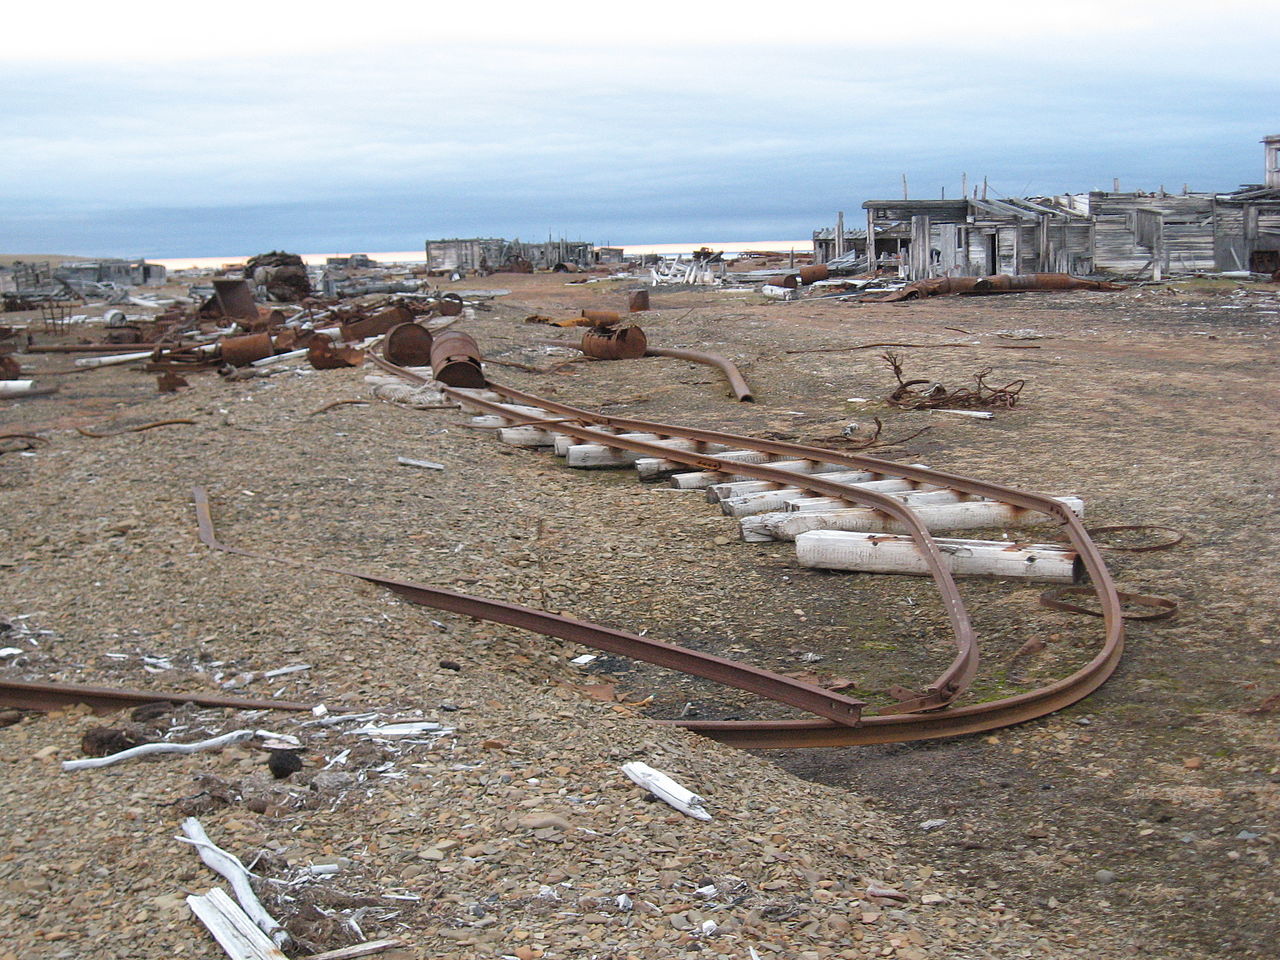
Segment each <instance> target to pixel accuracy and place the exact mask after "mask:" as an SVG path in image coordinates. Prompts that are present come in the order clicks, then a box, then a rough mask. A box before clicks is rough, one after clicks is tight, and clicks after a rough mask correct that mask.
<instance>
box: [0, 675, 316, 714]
mask: <svg viewBox="0 0 1280 960" xmlns="http://www.w3.org/2000/svg"><path fill="white" fill-rule="evenodd" d="M77 703H83V704H86V705H87V706H89V707H90V708H92V710H93V712H94V713H113V712H114V711H116V710H124V709H127V708H128V707H135V706H138V705H139V704H143V703H194V704H196V705H198V706H201V707H226V708H229V709H232V710H310V709H311V707H312V704H309V703H294V702H292V701H289V700H254V699H250V698H246V697H222V696H218V695H216V694H205V693H172V692H170V691H168V690H129V689H126V688H121V687H95V686H90V685H87V684H83V683H29V682H25V681H20V680H0V705H3V706H6V707H17V708H19V709H22V710H56V709H58V708H60V707H68V706H72V705H73V704H77Z"/></svg>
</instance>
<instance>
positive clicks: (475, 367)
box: [431, 330, 485, 388]
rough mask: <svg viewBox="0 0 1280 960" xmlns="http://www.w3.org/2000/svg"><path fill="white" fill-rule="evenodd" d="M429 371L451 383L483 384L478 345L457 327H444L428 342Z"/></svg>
mask: <svg viewBox="0 0 1280 960" xmlns="http://www.w3.org/2000/svg"><path fill="white" fill-rule="evenodd" d="M431 375H432V376H433V377H435V378H436V379H437V380H439V381H440V382H441V383H444V384H447V385H449V386H451V387H476V388H479V387H483V386H484V385H485V380H484V370H483V368H482V367H481V366H480V348H479V347H478V346H476V342H475V341H474V340H472V339H471V338H470V337H469V336H467V335H466V334H465V333H462V332H461V331H459V330H445V331H443V332H442V333H441V334H440V335H439V336H437V337H436V338H435V340H434V342H433V343H432V344H431Z"/></svg>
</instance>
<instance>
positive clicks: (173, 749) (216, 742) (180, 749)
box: [62, 730, 254, 770]
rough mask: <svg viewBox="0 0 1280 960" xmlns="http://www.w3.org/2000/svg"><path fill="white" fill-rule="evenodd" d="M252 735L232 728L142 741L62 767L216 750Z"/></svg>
mask: <svg viewBox="0 0 1280 960" xmlns="http://www.w3.org/2000/svg"><path fill="white" fill-rule="evenodd" d="M253 735H254V734H253V731H252V730H232V731H231V732H230V733H224V734H223V735H222V736H220V737H213V738H212V739H209V740H199V741H197V742H195V743H144V744H142V745H141V746H137V747H130V748H129V749H128V750H121V751H120V752H119V753H113V754H110V755H109V756H106V757H88V758H85V759H83V760H64V761H63V762H62V769H63V770H89V769H91V768H93V767H109V766H111V765H112V764H113V763H119V762H120V761H122V760H132V759H134V758H135V757H145V756H149V755H151V754H154V753H198V752H200V751H201V750H216V749H218V748H219V747H226V746H230V745H231V744H233V743H240V742H241V741H244V740H248V739H250V738H252V737H253Z"/></svg>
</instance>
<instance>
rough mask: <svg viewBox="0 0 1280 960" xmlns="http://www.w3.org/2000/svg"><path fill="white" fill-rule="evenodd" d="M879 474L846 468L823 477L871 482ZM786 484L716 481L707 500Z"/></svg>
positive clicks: (742, 494)
mask: <svg viewBox="0 0 1280 960" xmlns="http://www.w3.org/2000/svg"><path fill="white" fill-rule="evenodd" d="M877 476H878V474H874V473H870V472H868V471H866V470H846V471H843V472H840V473H829V474H823V477H822V479H824V480H832V481H835V482H836V483H870V482H871V481H873V480H875V479H876V477H877ZM783 486H785V484H781V483H775V482H774V481H772V480H735V481H730V482H729V483H715V484H712V485H711V486H710V487H708V488H707V500H708V501H709V502H711V503H719V502H720V501H721V500H727V499H729V498H730V497H741V496H745V495H746V494H748V493H761V492H763V491H766V490H778V489H781V488H782V487H783Z"/></svg>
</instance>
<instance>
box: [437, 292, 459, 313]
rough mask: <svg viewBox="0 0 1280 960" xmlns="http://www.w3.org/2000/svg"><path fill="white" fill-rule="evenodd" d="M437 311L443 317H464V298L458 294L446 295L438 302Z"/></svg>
mask: <svg viewBox="0 0 1280 960" xmlns="http://www.w3.org/2000/svg"><path fill="white" fill-rule="evenodd" d="M436 309H437V310H439V311H440V316H442V317H460V316H462V298H461V297H459V296H458V295H457V294H445V295H444V296H443V297H441V298H440V299H439V300H437V301H436Z"/></svg>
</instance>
